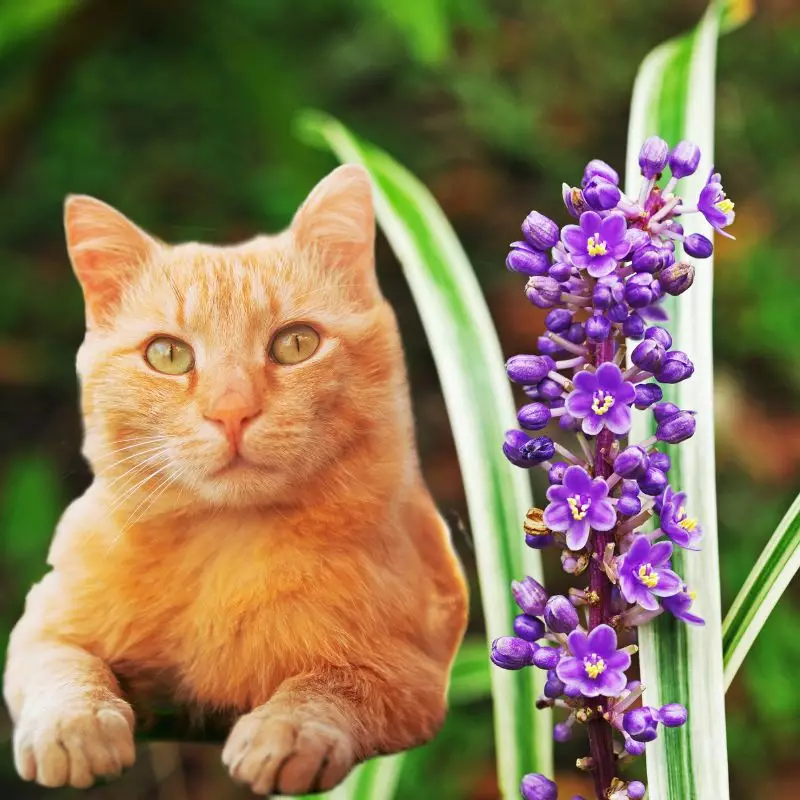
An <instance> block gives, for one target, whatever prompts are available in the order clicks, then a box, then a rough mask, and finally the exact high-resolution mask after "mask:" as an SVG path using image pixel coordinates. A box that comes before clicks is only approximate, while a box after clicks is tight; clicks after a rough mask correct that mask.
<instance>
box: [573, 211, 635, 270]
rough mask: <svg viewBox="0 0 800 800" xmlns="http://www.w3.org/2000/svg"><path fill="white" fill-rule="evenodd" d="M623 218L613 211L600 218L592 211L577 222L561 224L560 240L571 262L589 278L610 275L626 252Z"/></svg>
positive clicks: (587, 212) (628, 244)
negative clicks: (574, 223) (575, 223)
mask: <svg viewBox="0 0 800 800" xmlns="http://www.w3.org/2000/svg"><path fill="white" fill-rule="evenodd" d="M625 230H626V225H625V217H624V216H623V215H622V214H619V213H617V212H614V213H611V214H609V215H608V216H607V217H605V218H602V217H601V216H600V215H599V214H598V213H597V212H596V211H585V212H584V213H583V214H581V218H580V225H565V226H564V228H563V229H562V231H561V240H562V241H563V242H564V244H565V245H566V247H567V250H568V251H569V254H570V258H571V259H572V263H573V264H574V265H575V266H576V267H578V269H585V270H586V271H587V272H588V273H589V274H590V275H591V276H592V277H593V278H601V277H603V275H610V274H611V273H612V272H613V271H614V270H615V269H616V267H617V262H618V261H620V260H622V259H623V258H625V256H626V255H628V251H629V250H630V249H631V246H630V242H628V241H627V239H626V238H625Z"/></svg>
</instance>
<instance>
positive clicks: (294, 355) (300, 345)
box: [269, 325, 319, 364]
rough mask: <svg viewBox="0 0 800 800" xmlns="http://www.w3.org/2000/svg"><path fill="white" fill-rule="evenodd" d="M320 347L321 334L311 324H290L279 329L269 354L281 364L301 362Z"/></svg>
mask: <svg viewBox="0 0 800 800" xmlns="http://www.w3.org/2000/svg"><path fill="white" fill-rule="evenodd" d="M318 347H319V334H318V333H317V332H316V331H315V330H314V329H313V328H312V327H311V326H310V325H288V326H287V327H285V328H283V330H280V331H278V333H277V334H276V335H275V338H274V339H273V341H272V347H271V348H270V351H269V354H270V356H272V360H273V361H277V362H278V363H279V364H299V363H300V362H301V361H305V360H306V359H307V358H311V356H313V355H314V353H315V352H316V350H317V348H318Z"/></svg>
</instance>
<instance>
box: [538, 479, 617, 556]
mask: <svg viewBox="0 0 800 800" xmlns="http://www.w3.org/2000/svg"><path fill="white" fill-rule="evenodd" d="M547 499H548V500H549V501H550V504H549V505H548V506H547V508H546V509H545V512H544V522H545V524H546V525H547V527H548V528H550V529H551V530H554V531H564V532H565V533H566V534H567V547H569V549H570V550H580V549H581V548H582V547H584V545H585V544H586V540H587V539H588V538H589V530H590V528H594V529H595V530H598V531H610V530H611V529H612V528H613V527H614V523H615V522H616V520H617V514H616V512H615V511H614V506H613V505H612V504H611V503H610V502H609V500H608V484H607V483H606V482H605V481H604V480H603V479H602V478H594V479H592V478H590V477H589V474H588V473H587V472H586V470H585V469H583V468H581V467H578V466H572V467H570V468H569V469H568V470H567V471H566V472H565V473H564V482H563V483H562V484H561V485H560V486H551V487H550V488H549V489H548V490H547Z"/></svg>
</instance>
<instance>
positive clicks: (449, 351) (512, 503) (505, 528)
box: [301, 113, 552, 800]
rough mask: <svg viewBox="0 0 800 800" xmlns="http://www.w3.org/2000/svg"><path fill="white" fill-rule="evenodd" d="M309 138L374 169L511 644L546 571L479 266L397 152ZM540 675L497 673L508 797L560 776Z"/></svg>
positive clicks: (326, 128)
mask: <svg viewBox="0 0 800 800" xmlns="http://www.w3.org/2000/svg"><path fill="white" fill-rule="evenodd" d="M301 132H302V133H303V134H304V135H305V136H306V138H307V139H308V140H309V141H312V142H314V143H317V144H319V143H320V140H321V141H322V142H323V143H324V145H325V146H327V147H329V148H330V149H331V150H333V152H334V153H335V154H336V155H337V157H338V158H339V159H341V160H342V161H348V162H355V163H360V164H363V165H364V166H365V167H366V168H367V169H368V170H369V172H370V174H371V176H372V178H373V182H374V187H375V188H374V196H375V203H376V210H377V216H378V222H379V224H380V226H381V228H382V229H383V231H384V233H385V234H386V237H387V238H388V240H389V242H390V244H391V245H392V248H393V249H394V251H395V253H396V255H397V257H398V259H399V261H400V263H401V265H402V267H403V271H404V274H405V277H406V279H407V281H408V284H409V286H410V288H411V292H412V294H413V297H414V300H415V302H416V304H417V308H418V310H419V313H420V316H421V318H422V323H423V325H424V327H425V331H426V334H427V337H428V341H429V343H430V347H431V350H432V352H433V356H434V359H435V361H436V366H437V369H438V372H439V378H440V380H441V386H442V392H443V395H444V399H445V402H446V404H447V410H448V413H449V416H450V424H451V426H452V429H453V431H454V434H455V439H456V447H457V451H458V456H459V462H460V465H461V474H462V477H463V480H464V486H465V489H466V496H467V503H468V510H469V517H470V523H471V527H472V532H473V537H474V541H475V549H476V555H477V561H478V572H479V579H480V585H481V597H482V601H483V610H484V617H485V619H486V633H487V639H488V640H492V639H493V638H495V637H497V636H501V635H507V634H508V633H509V631H511V630H512V621H513V617H514V615H515V611H516V608H515V606H514V603H513V600H512V598H511V595H510V592H509V583H510V582H511V580H512V579H514V578H517V577H519V576H520V575H522V574H526V573H527V574H529V575H532V576H534V577H537V576H541V564H540V561H539V559H538V555H537V554H536V553H534V552H532V551H530V550H528V549H527V548H526V547H525V545H524V540H523V537H522V536H521V533H520V522H521V520H522V518H523V515H524V513H525V511H526V510H527V508H528V507H529V506H530V505H531V502H532V499H531V492H530V487H529V483H528V477H527V475H526V474H525V473H524V472H523V471H521V470H519V469H516V468H514V467H512V466H510V465H509V464H508V463H507V462H506V460H505V458H504V457H503V455H502V453H501V450H500V444H501V442H502V440H503V433H504V431H505V429H506V428H507V427H510V426H512V425H514V423H515V414H514V405H513V401H512V396H511V390H510V388H509V385H508V382H507V379H506V375H505V372H504V370H503V366H502V365H503V356H502V353H501V350H500V345H499V342H498V340H497V334H496V332H495V329H494V326H493V324H492V320H491V317H490V316H489V311H488V309H487V307H486V303H485V300H484V298H483V295H482V294H481V291H480V287H479V285H478V282H477V280H476V278H475V275H474V272H473V270H472V267H471V266H470V263H469V260H468V259H467V256H466V254H465V253H464V250H463V248H462V247H461V244H460V243H459V241H458V239H457V237H456V235H455V233H454V232H453V229H452V227H451V226H450V224H449V223H448V221H447V219H446V218H445V216H444V214H443V212H442V210H441V208H440V207H439V206H438V204H437V203H436V201H435V200H434V198H433V197H432V195H431V194H430V192H429V191H428V190H427V189H426V188H425V187H424V186H423V185H422V184H421V183H420V182H419V181H418V180H417V179H416V178H415V177H414V176H413V175H411V174H410V173H409V172H408V171H407V170H405V169H404V168H403V167H402V166H400V165H399V164H398V163H397V162H396V161H394V160H393V159H392V158H390V157H389V156H388V155H387V154H386V153H384V152H382V151H380V150H378V149H377V148H375V147H373V146H371V145H369V144H366V143H364V142H362V141H360V140H359V139H358V138H357V137H355V136H354V135H353V134H352V133H350V132H349V131H348V130H347V129H346V128H345V127H344V126H343V125H341V124H340V123H339V122H337V121H336V120H334V119H332V118H331V117H328V116H324V115H321V114H317V113H309V114H306V115H305V116H304V118H303V119H302V121H301ZM536 673H537V671H536V670H521V671H520V672H517V673H513V672H507V671H505V670H499V669H495V670H492V671H491V681H492V693H493V697H494V716H495V740H496V745H497V764H498V774H499V781H500V786H501V792H502V795H503V797H509V798H510V797H514V796H515V795H516V794H517V793H518V788H517V787H518V785H519V779H520V776H521V775H522V774H524V773H525V772H530V771H532V770H535V771H538V772H544V773H550V772H551V758H552V756H551V748H552V742H551V733H550V721H549V719H548V715H547V714H543V713H541V712H537V711H535V709H534V704H535V699H536V696H537V693H538V691H539V689H540V682H541V679H542V675H541V673H539V674H536ZM384 797H385V796H384ZM382 800H383V798H382Z"/></svg>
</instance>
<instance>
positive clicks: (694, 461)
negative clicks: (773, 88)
mask: <svg viewBox="0 0 800 800" xmlns="http://www.w3.org/2000/svg"><path fill="white" fill-rule="evenodd" d="M747 14H748V9H747V8H746V7H744V4H742V3H741V2H735V1H731V2H714V3H712V4H711V6H710V7H709V9H708V11H707V13H706V14H705V16H704V17H703V19H702V20H701V22H700V24H699V25H698V26H697V28H695V29H694V30H693V31H691V32H690V33H688V34H686V35H685V36H682V37H680V38H677V39H674V40H671V41H669V42H666V43H665V44H663V45H661V46H660V47H658V48H657V49H656V50H654V51H653V52H652V53H651V54H650V55H649V56H648V57H647V58H646V59H645V61H644V62H643V63H642V66H641V68H640V70H639V74H638V75H637V78H636V83H635V85H634V91H633V100H632V106H631V116H630V123H629V129H628V157H627V163H626V176H627V185H626V189H627V191H628V192H629V193H631V194H633V195H634V196H635V195H636V194H637V193H638V188H639V183H640V178H639V169H638V161H637V156H638V152H639V148H640V147H641V144H642V142H643V141H644V140H645V139H646V138H647V137H648V136H651V135H654V134H656V135H659V136H661V137H663V138H664V139H666V140H667V141H668V142H670V144H676V143H677V142H678V141H679V140H681V139H689V140H691V141H693V142H695V143H696V144H698V145H699V146H700V148H701V150H702V154H703V159H702V161H701V164H700V167H699V169H698V170H697V172H696V173H695V174H694V175H693V176H691V177H689V178H685V179H684V180H683V181H682V182H681V185H679V187H678V192H679V193H680V194H681V195H683V196H684V197H687V198H695V197H697V196H698V194H699V191H700V189H701V188H702V186H703V184H704V183H705V180H706V178H707V176H708V173H709V170H710V168H711V166H712V165H713V145H714V76H715V67H716V45H717V38H718V36H719V34H720V32H721V31H723V30H726V29H728V28H730V27H732V26H733V25H735V24H738V23H740V22H742V21H743V20H744V19H746V17H747ZM682 222H683V224H684V228H685V230H686V233H687V234H689V233H695V232H699V233H703V234H704V235H705V236H708V237H709V238H711V234H712V231H711V228H710V226H709V225H708V224H707V223H706V222H705V220H704V219H703V218H702V216H701V215H700V214H694V215H686V216H685V217H684V218H682ZM712 285H713V275H712V263H711V259H707V260H705V261H702V262H700V263H699V264H698V266H697V277H696V279H695V282H694V286H693V287H692V288H691V289H690V290H689V291H688V292H686V293H685V294H683V295H681V296H680V297H679V298H669V300H668V302H667V303H666V304H665V307H666V308H667V310H668V311H669V314H670V318H671V322H670V323H669V325H668V327H670V330H671V332H672V334H673V338H674V341H675V344H674V346H675V347H676V348H677V349H680V350H684V351H685V352H687V353H688V354H689V357H690V358H691V359H692V361H693V362H694V364H695V374H694V375H693V377H692V378H691V379H689V380H687V381H684V382H683V383H680V384H678V385H677V386H665V387H664V389H665V399H666V400H670V401H672V402H674V403H676V404H677V405H679V406H680V407H681V408H685V409H693V410H695V411H697V432H696V433H695V436H694V437H693V438H692V439H690V440H689V441H687V442H684V443H683V444H681V445H678V446H677V447H671V448H669V451H670V456H671V457H672V463H673V466H672V469H671V471H670V483H671V484H672V485H673V486H675V487H676V488H680V489H682V490H686V491H687V492H688V493H689V503H690V506H691V511H692V515H693V516H697V517H699V518H700V520H701V521H702V524H703V528H704V530H705V538H704V540H703V550H702V551H701V552H700V553H687V554H684V553H678V554H676V557H675V559H674V566H675V568H676V569H677V571H678V572H679V573H681V574H682V575H683V576H684V578H685V579H686V581H687V582H688V583H689V585H690V587H691V588H692V589H693V590H694V591H696V592H697V600H696V604H695V607H696V608H697V609H698V611H699V612H700V613H701V614H702V615H703V616H704V617H705V620H706V625H705V627H702V628H697V627H690V626H687V625H685V624H684V623H682V622H678V621H676V620H675V619H673V618H672V617H671V616H670V615H667V614H665V615H662V616H661V617H659V618H658V619H656V620H655V621H654V622H653V623H652V624H651V625H648V626H645V627H644V628H643V629H642V630H641V631H640V647H641V651H640V652H641V656H640V657H641V668H642V680H643V683H644V684H645V686H646V687H647V691H646V693H645V700H646V702H647V703H648V704H649V705H655V706H658V705H659V704H661V703H668V702H677V703H683V704H684V705H685V706H687V708H688V709H689V723H688V724H687V725H686V726H684V727H683V728H677V729H672V730H666V731H662V732H661V734H660V736H659V738H658V739H657V740H656V741H655V742H653V743H651V744H649V745H648V748H647V772H648V779H649V796H650V798H651V800H707V799H709V798H714V800H727V798H728V797H729V792H728V770H727V755H726V747H725V707H724V688H723V670H722V647H721V609H720V585H719V559H718V543H717V513H716V476H715V469H714V410H713V404H712V392H713V359H712V346H711V300H712ZM636 417H637V422H636V425H635V427H634V431H633V432H632V440H633V439H635V438H637V437H641V438H645V437H646V436H649V435H651V434H652V433H653V432H654V431H653V419H652V416H651V415H645V414H639V415H636Z"/></svg>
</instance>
